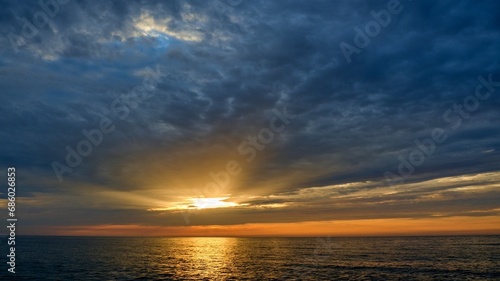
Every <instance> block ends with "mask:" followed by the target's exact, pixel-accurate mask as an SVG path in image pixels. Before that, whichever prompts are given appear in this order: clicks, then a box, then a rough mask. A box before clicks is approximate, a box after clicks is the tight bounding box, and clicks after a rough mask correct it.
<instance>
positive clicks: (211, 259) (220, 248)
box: [0, 236, 500, 281]
mask: <svg viewBox="0 0 500 281" xmlns="http://www.w3.org/2000/svg"><path fill="white" fill-rule="evenodd" d="M17 239H18V242H17V249H16V258H17V261H16V272H17V273H16V274H15V275H14V274H10V273H8V272H7V264H6V248H7V243H6V240H5V238H2V239H1V240H0V243H1V245H2V248H1V249H2V257H1V264H2V269H1V270H2V272H1V273H0V277H1V280H40V281H42V280H64V281H66V280H99V281H101V280H500V236H463V237H397V238H396V237H392V238H389V237H379V238H104V237H103V238H95V237H18V238H17Z"/></svg>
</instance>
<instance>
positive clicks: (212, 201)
mask: <svg viewBox="0 0 500 281" xmlns="http://www.w3.org/2000/svg"><path fill="white" fill-rule="evenodd" d="M228 198H229V197H215V198H191V201H192V202H193V206H194V207H196V208H197V209H213V208H225V207H233V206H237V205H238V204H236V203H234V202H227V201H224V200H227V199H228Z"/></svg>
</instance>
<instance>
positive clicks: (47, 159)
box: [0, 0, 500, 235]
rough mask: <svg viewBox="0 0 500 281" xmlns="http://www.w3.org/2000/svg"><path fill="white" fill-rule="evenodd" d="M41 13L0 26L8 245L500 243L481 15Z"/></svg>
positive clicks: (497, 167)
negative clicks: (145, 238) (375, 238)
mask: <svg viewBox="0 0 500 281" xmlns="http://www.w3.org/2000/svg"><path fill="white" fill-rule="evenodd" d="M42 2H43V1H42ZM45 3H46V4H45V5H41V4H39V3H38V1H13V0H12V1H2V11H1V12H0V31H1V34H2V36H1V37H0V43H1V46H2V48H1V49H0V89H1V92H0V95H1V98H2V102H1V103H0V112H1V115H0V126H1V130H0V140H1V144H2V145H1V146H0V168H1V169H2V170H4V171H6V170H7V167H15V168H16V171H17V173H16V176H17V190H16V193H17V204H18V205H17V215H18V218H19V220H20V221H22V227H21V228H20V230H19V232H20V234H60V235H319V234H322V235H323V234H333V235H335V234H339V235H344V234H346V235H347V234H349V235H350V234H353V235H364V234H367V235H368V234H419V233H422V234H429V233H431V234H435V233H500V142H499V140H500V128H499V125H500V110H499V109H500V89H499V88H500V63H499V62H500V61H499V46H500V4H499V3H498V2H497V1H494V0H491V1H486V0H485V1H476V2H472V1H465V0H464V1H451V0H450V1H439V2H438V3H437V2H436V1H409V0H400V1H396V0H384V1H326V0H325V1H297V0H295V1H294V0H290V1H264V0H261V1H247V0H216V1H213V0H209V1H202V0H199V1H194V0H193V1H174V0H169V1H145V0H143V1H129V2H125V1H77V0H64V1H63V0H58V1H55V0H47V1H45ZM3 174H4V175H5V174H6V173H3ZM4 182H6V179H5V177H4ZM3 186H4V187H5V188H4V189H3V190H0V192H1V198H2V199H1V200H2V205H6V184H3ZM3 231H5V230H3Z"/></svg>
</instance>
